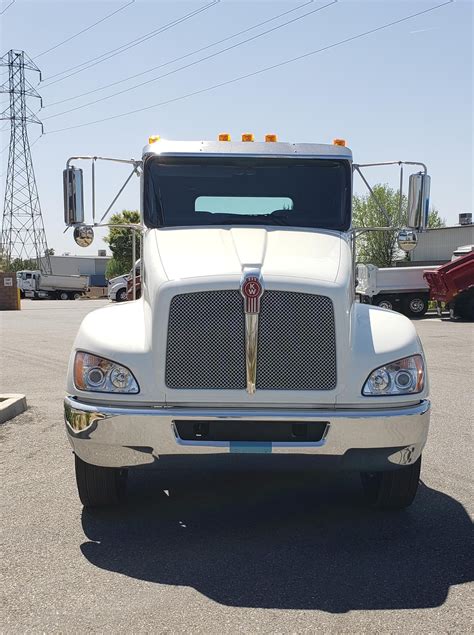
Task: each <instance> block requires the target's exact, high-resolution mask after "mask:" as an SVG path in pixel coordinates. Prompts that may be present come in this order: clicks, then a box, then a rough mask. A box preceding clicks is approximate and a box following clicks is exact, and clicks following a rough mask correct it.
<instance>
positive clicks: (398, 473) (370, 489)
mask: <svg viewBox="0 0 474 635" xmlns="http://www.w3.org/2000/svg"><path fill="white" fill-rule="evenodd" d="M420 469H421V456H420V457H419V459H418V460H417V461H416V462H415V463H413V464H412V465H407V466H406V467H401V468H398V469H396V470H391V471H389V472H362V474H361V478H362V487H363V489H364V494H365V497H366V499H367V502H368V503H369V505H370V506H371V507H373V508H374V509H404V508H405V507H408V506H409V505H411V504H412V503H413V500H414V498H415V495H416V492H417V489H418V481H419V479H420Z"/></svg>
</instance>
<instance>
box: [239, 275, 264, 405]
mask: <svg viewBox="0 0 474 635" xmlns="http://www.w3.org/2000/svg"><path fill="white" fill-rule="evenodd" d="M263 291H264V289H263V282H262V279H261V274H260V271H259V270H258V269H244V271H243V274H242V279H241V281H240V293H241V294H242V297H243V299H244V313H245V366H246V372H247V392H248V393H249V395H253V394H254V393H255V385H256V383H257V347H258V314H259V313H260V300H261V297H262V295H263Z"/></svg>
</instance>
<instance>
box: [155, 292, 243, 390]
mask: <svg viewBox="0 0 474 635" xmlns="http://www.w3.org/2000/svg"><path fill="white" fill-rule="evenodd" d="M166 385H167V386H168V387H169V388H201V389H211V390H215V389H230V390H232V389H237V390H238V389H245V386H246V377H245V319H244V312H243V308H242V296H241V295H240V292H239V291H201V292H199V293H184V294H182V295H175V296H174V298H173V299H172V301H171V306H170V316H169V323H168V345H167V350H166Z"/></svg>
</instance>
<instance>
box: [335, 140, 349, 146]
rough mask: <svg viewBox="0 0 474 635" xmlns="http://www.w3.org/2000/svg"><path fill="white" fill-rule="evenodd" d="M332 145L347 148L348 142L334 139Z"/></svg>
mask: <svg viewBox="0 0 474 635" xmlns="http://www.w3.org/2000/svg"><path fill="white" fill-rule="evenodd" d="M332 144H333V146H345V145H346V140H345V139H333V140H332Z"/></svg>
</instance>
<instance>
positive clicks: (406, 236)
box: [397, 229, 418, 252]
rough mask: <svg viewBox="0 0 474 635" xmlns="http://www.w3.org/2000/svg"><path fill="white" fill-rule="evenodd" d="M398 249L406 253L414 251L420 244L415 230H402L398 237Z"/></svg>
mask: <svg viewBox="0 0 474 635" xmlns="http://www.w3.org/2000/svg"><path fill="white" fill-rule="evenodd" d="M397 243H398V247H399V248H400V249H401V250H402V251H405V252H409V251H413V250H414V249H415V247H416V245H417V243H418V236H417V235H416V231H415V230H414V229H401V230H400V231H399V232H398V236H397Z"/></svg>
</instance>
